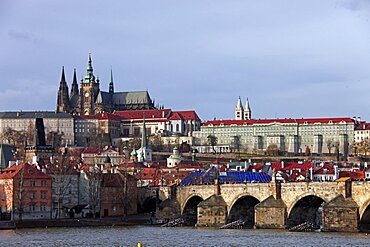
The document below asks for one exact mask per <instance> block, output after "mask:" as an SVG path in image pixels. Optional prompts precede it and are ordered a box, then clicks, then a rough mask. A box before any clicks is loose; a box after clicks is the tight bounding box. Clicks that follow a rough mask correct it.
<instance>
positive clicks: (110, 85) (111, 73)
mask: <svg viewBox="0 0 370 247" xmlns="http://www.w3.org/2000/svg"><path fill="white" fill-rule="evenodd" d="M109 93H110V94H114V85H113V71H112V68H111V69H110V82H109Z"/></svg>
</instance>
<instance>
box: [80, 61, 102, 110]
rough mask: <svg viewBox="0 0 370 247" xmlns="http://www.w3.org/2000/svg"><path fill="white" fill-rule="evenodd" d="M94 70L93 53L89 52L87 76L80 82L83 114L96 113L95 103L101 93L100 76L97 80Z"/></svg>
mask: <svg viewBox="0 0 370 247" xmlns="http://www.w3.org/2000/svg"><path fill="white" fill-rule="evenodd" d="M93 72H94V70H93V67H92V60H91V54H89V61H88V64H87V71H86V76H85V78H84V79H81V83H80V104H81V108H80V109H81V112H80V114H81V115H92V114H95V110H94V103H95V99H96V97H97V95H98V94H99V91H100V89H99V78H98V79H96V80H95V76H94V73H93Z"/></svg>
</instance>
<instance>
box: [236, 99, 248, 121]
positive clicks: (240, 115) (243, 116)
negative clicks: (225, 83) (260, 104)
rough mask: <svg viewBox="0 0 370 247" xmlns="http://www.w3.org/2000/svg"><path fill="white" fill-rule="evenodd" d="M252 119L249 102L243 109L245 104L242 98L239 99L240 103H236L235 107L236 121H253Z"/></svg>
mask: <svg viewBox="0 0 370 247" xmlns="http://www.w3.org/2000/svg"><path fill="white" fill-rule="evenodd" d="M251 119H252V111H251V107H250V105H249V100H248V98H247V101H246V102H245V108H244V107H243V103H242V100H241V98H240V97H239V98H238V102H237V103H236V107H235V120H251Z"/></svg>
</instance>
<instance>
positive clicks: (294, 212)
mask: <svg viewBox="0 0 370 247" xmlns="http://www.w3.org/2000/svg"><path fill="white" fill-rule="evenodd" d="M325 203H326V201H325V200H324V199H323V198H322V197H320V196H319V195H317V194H314V193H307V194H305V195H301V196H299V197H298V198H297V199H296V200H295V201H294V203H292V205H291V206H290V209H289V210H288V219H287V226H288V227H293V226H296V225H299V224H302V223H304V222H310V223H313V224H314V226H315V227H317V228H319V227H320V225H321V224H322V218H321V217H322V208H321V207H322V206H323V205H324V204H325Z"/></svg>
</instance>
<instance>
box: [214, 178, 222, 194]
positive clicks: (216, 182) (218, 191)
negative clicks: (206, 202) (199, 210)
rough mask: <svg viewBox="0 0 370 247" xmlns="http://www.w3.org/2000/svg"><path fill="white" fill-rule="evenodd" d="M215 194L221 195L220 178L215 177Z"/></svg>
mask: <svg viewBox="0 0 370 247" xmlns="http://www.w3.org/2000/svg"><path fill="white" fill-rule="evenodd" d="M215 195H217V196H219V195H221V188H220V185H219V184H218V178H215Z"/></svg>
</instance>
